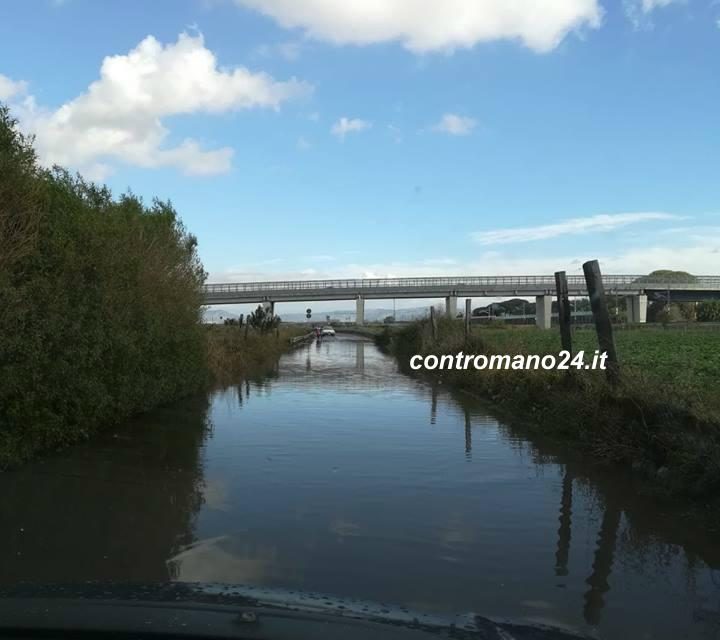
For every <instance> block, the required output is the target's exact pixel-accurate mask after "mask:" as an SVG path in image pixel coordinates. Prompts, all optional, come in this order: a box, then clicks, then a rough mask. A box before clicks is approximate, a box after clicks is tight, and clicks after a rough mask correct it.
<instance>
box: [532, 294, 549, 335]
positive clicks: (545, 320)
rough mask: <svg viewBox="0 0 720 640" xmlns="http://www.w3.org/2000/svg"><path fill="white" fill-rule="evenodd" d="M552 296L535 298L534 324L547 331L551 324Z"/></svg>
mask: <svg viewBox="0 0 720 640" xmlns="http://www.w3.org/2000/svg"><path fill="white" fill-rule="evenodd" d="M551 314H552V296H535V324H536V325H537V327H538V328H539V329H549V328H550V326H551V324H552V315H551Z"/></svg>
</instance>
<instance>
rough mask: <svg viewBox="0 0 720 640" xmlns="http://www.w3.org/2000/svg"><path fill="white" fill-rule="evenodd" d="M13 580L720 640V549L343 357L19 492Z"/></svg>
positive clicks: (154, 430) (284, 373)
mask: <svg viewBox="0 0 720 640" xmlns="http://www.w3.org/2000/svg"><path fill="white" fill-rule="evenodd" d="M0 495H1V496H2V500H0V583H3V584H12V583H15V582H16V581H20V580H23V581H29V580H30V581H36V582H41V583H57V582H65V583H67V582H76V581H83V580H113V581H117V580H121V581H127V580H131V581H143V582H148V581H165V580H173V581H193V582H194V581H201V582H224V583H243V584H246V585H262V586H267V587H283V588H287V589H304V590H313V591H320V592H326V593H330V594H335V595H337V596H342V597H356V598H363V599H367V600H373V601H386V602H393V603H397V604H402V605H407V606H410V607H412V608H413V609H420V610H424V611H429V612H439V613H440V612H468V611H473V612H476V613H480V614H485V615H490V616H497V617H510V618H515V619H525V620H532V621H540V622H548V623H552V624H560V625H566V626H569V627H573V628H576V629H581V630H584V631H595V630H597V631H598V632H599V634H600V635H601V637H606V638H662V639H671V638H672V639H676V638H716V637H720V571H718V570H717V569H720V533H719V532H717V531H712V530H710V528H709V527H708V526H707V525H706V524H705V523H704V522H703V519H702V518H701V517H699V516H697V515H692V514H691V513H690V512H689V510H686V509H685V508H684V506H683V505H681V504H667V503H662V504H660V503H658V502H656V501H653V500H651V499H649V498H647V497H644V496H641V495H638V494H637V493H636V492H635V490H634V488H633V485H632V482H631V480H630V479H629V478H627V477H625V476H623V475H622V474H618V473H617V472H597V471H592V470H591V469H590V468H589V467H588V465H587V464H586V463H583V462H582V461H581V460H577V459H573V458H570V457H568V456H567V455H566V454H565V453H564V452H563V451H562V450H561V449H558V448H557V447H556V446H553V445H551V444H548V443H544V442H541V441H537V440H536V439H535V440H532V441H531V440H528V439H526V438H525V437H524V436H523V435H522V433H521V432H519V431H518V430H516V429H515V428H514V427H510V426H508V425H505V424H503V423H502V422H500V421H498V420H497V419H496V418H494V417H493V415H492V413H491V408H490V407H488V406H487V405H484V404H482V403H481V402H479V401H477V400H475V399H473V398H470V397H468V396H464V395H460V394H451V393H450V392H448V391H446V390H445V389H443V388H442V387H433V386H431V385H429V384H428V383H425V382H422V381H418V380H415V379H412V378H410V377H408V376H406V375H404V374H402V373H400V372H398V370H397V366H396V364H395V362H394V361H393V360H392V359H391V358H389V357H387V356H384V355H382V354H381V353H380V352H379V351H378V350H377V349H376V348H375V347H374V346H373V345H372V344H370V343H368V342H364V341H362V340H359V339H347V338H337V339H335V340H327V341H325V342H324V343H323V344H321V345H315V344H313V345H309V346H307V347H304V348H303V349H301V350H298V351H296V352H294V353H292V354H289V355H286V356H284V357H283V358H282V359H281V360H280V362H279V363H278V366H277V369H276V371H275V373H274V375H272V376H270V377H268V378H265V379H262V380H259V381H256V382H246V383H243V384H241V385H239V386H237V387H233V388H229V389H227V390H225V391H222V392H216V393H212V394H209V395H208V396H207V397H203V398H197V399H194V400H188V401H184V402H181V403H178V404H176V405H175V406H172V407H168V408H164V409H161V410H158V411H155V412H152V413H151V414H148V415H145V416H143V417H142V418H140V419H137V420H134V421H132V422H131V423H129V424H127V425H123V426H122V427H119V428H114V429H112V430H110V431H109V432H106V433H104V434H102V435H101V436H99V437H97V438H95V439H94V440H93V441H91V442H89V443H86V444H82V445H79V446H76V447H74V448H71V449H68V450H67V451H66V452H62V453H60V454H57V455H53V456H49V457H47V458H46V459H44V460H40V461H36V462H33V463H31V464H29V465H27V466H25V467H23V468H22V469H20V470H17V471H13V472H7V473H3V474H0Z"/></svg>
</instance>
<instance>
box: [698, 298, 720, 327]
mask: <svg viewBox="0 0 720 640" xmlns="http://www.w3.org/2000/svg"><path fill="white" fill-rule="evenodd" d="M697 319H698V321H699V322H720V302H701V303H699V304H698V306H697Z"/></svg>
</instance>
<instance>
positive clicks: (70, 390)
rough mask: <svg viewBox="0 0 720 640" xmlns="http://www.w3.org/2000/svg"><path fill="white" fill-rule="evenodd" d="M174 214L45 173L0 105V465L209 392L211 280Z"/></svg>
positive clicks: (56, 172) (164, 206) (166, 206)
mask: <svg viewBox="0 0 720 640" xmlns="http://www.w3.org/2000/svg"><path fill="white" fill-rule="evenodd" d="M196 246H197V242H196V239H195V238H194V237H193V236H192V235H190V234H188V233H187V232H186V230H185V229H184V227H183V225H182V223H181V222H180V220H179V218H178V215H177V213H176V211H175V210H174V208H173V207H172V205H171V204H170V203H169V202H161V201H159V200H155V201H153V202H152V204H150V205H146V204H144V203H143V202H142V200H141V199H140V198H138V197H136V196H134V195H132V194H131V193H128V194H125V195H122V196H120V197H119V198H113V196H112V195H111V193H110V191H109V190H108V189H107V188H106V187H104V186H97V185H95V184H91V183H88V182H86V181H84V180H83V179H82V178H81V177H80V176H76V175H71V174H70V173H68V172H67V171H65V170H63V169H61V168H57V167H56V168H54V169H52V170H46V169H44V168H42V167H41V166H40V165H39V164H38V162H37V158H36V155H35V151H34V150H33V146H32V140H31V139H29V138H28V137H25V136H24V135H22V134H21V133H20V132H19V131H18V129H17V126H16V122H15V121H14V120H13V119H12V118H11V116H10V114H9V111H8V110H7V108H5V107H4V106H2V105H1V104H0V466H5V465H7V464H9V463H12V462H14V461H18V460H21V459H24V458H26V457H28V456H29V455H31V454H32V453H33V452H34V451H36V450H39V449H47V448H52V447H56V446H58V445H62V444H64V443H68V442H71V441H74V440H77V439H78V438H82V437H86V436H87V435H88V434H90V433H91V432H92V431H94V430H95V429H97V428H99V427H101V426H104V425H107V424H108V423H112V422H116V421H118V420H120V419H122V418H124V417H126V416H128V415H130V414H133V413H136V412H139V411H143V410H146V409H149V408H151V407H154V406H156V405H158V404H161V403H164V402H167V401H170V400H173V399H175V398H177V397H179V396H182V395H185V394H188V393H190V392H192V391H193V390H195V389H198V388H199V387H201V386H202V385H203V384H204V382H205V376H206V370H205V353H204V349H205V341H204V336H203V332H202V328H201V327H200V322H199V321H200V309H201V304H202V296H201V285H202V283H203V281H204V279H205V272H204V270H203V267H202V264H201V263H200V260H199V258H198V254H197V251H196Z"/></svg>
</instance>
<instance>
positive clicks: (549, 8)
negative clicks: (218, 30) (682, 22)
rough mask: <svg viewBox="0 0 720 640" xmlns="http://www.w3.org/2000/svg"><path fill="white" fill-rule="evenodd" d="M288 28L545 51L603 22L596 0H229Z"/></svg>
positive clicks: (361, 40) (358, 39)
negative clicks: (506, 43) (505, 43)
mask: <svg viewBox="0 0 720 640" xmlns="http://www.w3.org/2000/svg"><path fill="white" fill-rule="evenodd" d="M236 3H237V4H239V5H241V6H244V7H248V8H250V9H255V10H257V11H259V12H261V13H263V14H265V15H267V16H269V17H271V18H273V19H274V20H275V21H277V22H278V23H279V24H280V25H281V26H282V27H284V28H287V29H294V28H300V29H303V30H304V31H305V33H306V34H307V35H308V36H310V37H312V38H316V39H318V40H323V41H327V42H331V43H333V44H354V45H366V44H373V43H378V42H390V41H396V42H400V43H402V45H403V46H404V47H405V48H407V49H409V50H411V51H413V52H416V53H422V52H430V51H452V50H454V49H461V48H470V47H473V46H475V45H476V44H478V43H479V42H490V41H494V40H506V39H510V40H518V41H520V42H521V43H522V44H524V45H525V46H526V47H529V48H530V49H532V50H534V51H537V52H547V51H550V50H552V49H554V48H555V47H556V46H557V45H558V44H559V43H560V42H561V41H562V40H563V39H564V38H565V36H566V35H567V34H568V33H570V32H572V31H578V30H581V29H582V28H586V27H587V28H597V27H599V26H600V24H601V22H602V14H603V12H602V9H601V7H600V5H599V3H598V0H543V2H528V1H526V0H425V1H424V2H422V3H419V2H418V0H342V2H339V1H338V0H236Z"/></svg>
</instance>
